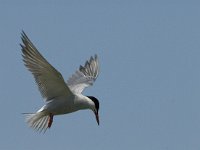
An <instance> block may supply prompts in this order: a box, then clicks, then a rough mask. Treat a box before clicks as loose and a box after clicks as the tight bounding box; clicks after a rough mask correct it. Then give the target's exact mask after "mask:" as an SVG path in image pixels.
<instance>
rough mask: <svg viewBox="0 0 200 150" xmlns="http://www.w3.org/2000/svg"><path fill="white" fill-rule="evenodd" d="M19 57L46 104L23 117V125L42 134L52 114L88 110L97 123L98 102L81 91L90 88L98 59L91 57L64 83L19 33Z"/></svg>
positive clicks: (57, 73) (56, 72)
mask: <svg viewBox="0 0 200 150" xmlns="http://www.w3.org/2000/svg"><path fill="white" fill-rule="evenodd" d="M21 38H22V42H23V44H20V45H21V47H22V53H23V54H22V56H23V61H24V64H25V66H26V67H27V68H28V70H29V71H30V72H31V73H32V74H33V76H34V78H35V81H36V83H37V85H38V88H39V91H40V93H41V95H42V97H43V98H44V100H45V102H46V104H45V105H44V106H43V107H42V108H41V109H39V110H38V111H37V112H36V113H32V114H26V122H27V123H28V125H29V126H30V127H32V128H33V129H35V130H38V131H46V129H48V128H50V127H51V125H52V122H53V116H54V115H61V114H67V113H71V112H74V111H78V110H81V109H91V110H92V111H93V112H94V114H95V116H96V120H97V123H98V124H99V117H98V110H99V101H98V100H97V99H96V98H95V97H93V96H84V95H82V94H81V93H82V91H83V90H84V89H85V88H86V87H88V86H91V85H93V83H94V81H95V80H96V78H97V77H98V74H99V63H98V57H97V55H95V57H91V58H90V60H88V61H86V63H85V65H84V66H80V68H79V69H78V70H77V71H76V72H75V73H74V74H73V75H72V76H71V77H70V78H69V79H68V80H67V83H65V81H64V79H63V77H62V75H61V73H60V72H58V71H57V70H56V69H55V68H54V67H53V66H52V65H51V64H50V63H48V61H47V60H46V59H45V58H44V57H43V56H42V55H41V54H40V53H39V51H38V50H37V49H36V47H35V46H34V45H33V44H32V42H31V41H30V40H29V38H28V37H27V35H26V34H25V33H24V32H22V37H21Z"/></svg>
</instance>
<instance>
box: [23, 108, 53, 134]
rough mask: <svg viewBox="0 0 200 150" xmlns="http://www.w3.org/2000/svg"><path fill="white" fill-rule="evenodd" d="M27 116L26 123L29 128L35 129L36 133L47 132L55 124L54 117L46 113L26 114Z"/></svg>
mask: <svg viewBox="0 0 200 150" xmlns="http://www.w3.org/2000/svg"><path fill="white" fill-rule="evenodd" d="M24 114H25V116H26V122H27V123H28V126H29V127H31V128H33V129H34V130H36V131H40V132H42V131H44V132H45V131H46V130H47V129H48V128H50V127H51V124H52V122H53V115H51V114H50V115H47V114H45V113H44V112H42V111H41V112H36V113H24Z"/></svg>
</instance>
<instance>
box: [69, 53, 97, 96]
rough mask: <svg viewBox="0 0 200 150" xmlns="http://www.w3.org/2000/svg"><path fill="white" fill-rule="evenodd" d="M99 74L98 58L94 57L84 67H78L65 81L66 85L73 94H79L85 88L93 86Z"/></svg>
mask: <svg viewBox="0 0 200 150" xmlns="http://www.w3.org/2000/svg"><path fill="white" fill-rule="evenodd" d="M98 74H99V62H98V57H97V55H95V56H94V57H91V58H90V60H89V61H86V62H85V65H84V66H80V67H79V70H77V71H76V72H75V73H74V74H73V75H72V76H71V77H70V78H69V79H68V81H67V85H68V86H69V88H70V89H71V91H73V92H74V93H81V92H82V91H83V90H84V89H85V88H86V87H88V86H91V85H93V83H94V81H95V80H96V79H97V77H98Z"/></svg>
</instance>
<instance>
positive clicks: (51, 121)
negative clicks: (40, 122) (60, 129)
mask: <svg viewBox="0 0 200 150" xmlns="http://www.w3.org/2000/svg"><path fill="white" fill-rule="evenodd" d="M52 123H53V114H52V113H50V114H49V121H48V128H50V127H51V125H52Z"/></svg>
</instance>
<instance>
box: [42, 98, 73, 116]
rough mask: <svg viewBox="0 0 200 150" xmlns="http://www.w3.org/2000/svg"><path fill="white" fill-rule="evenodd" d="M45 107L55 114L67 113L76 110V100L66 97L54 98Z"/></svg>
mask: <svg viewBox="0 0 200 150" xmlns="http://www.w3.org/2000/svg"><path fill="white" fill-rule="evenodd" d="M45 109H46V110H48V112H49V113H52V114H54V115H61V114H67V113H71V112H74V111H76V110H75V109H74V102H73V101H70V100H66V99H63V100H62V99H55V100H52V101H50V102H49V103H47V104H46V107H45Z"/></svg>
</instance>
